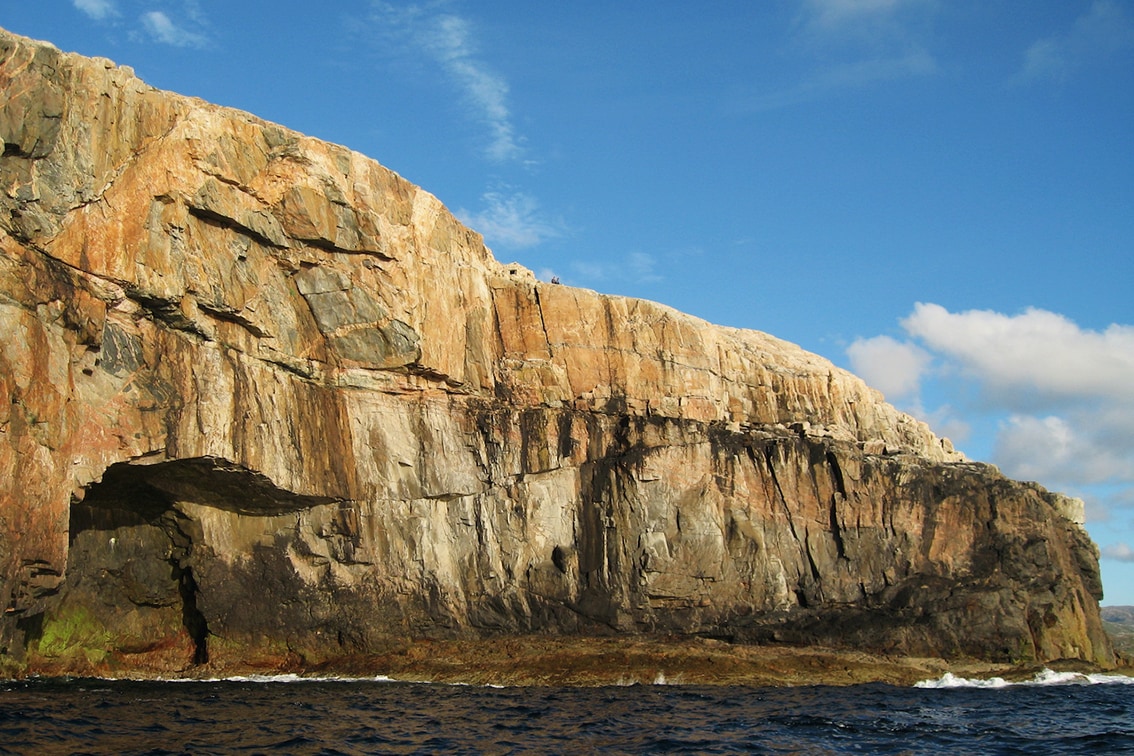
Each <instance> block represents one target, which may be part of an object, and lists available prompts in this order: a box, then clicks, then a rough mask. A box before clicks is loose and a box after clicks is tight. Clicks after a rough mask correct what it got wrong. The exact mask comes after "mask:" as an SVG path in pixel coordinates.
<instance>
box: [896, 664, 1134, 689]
mask: <svg viewBox="0 0 1134 756" xmlns="http://www.w3.org/2000/svg"><path fill="white" fill-rule="evenodd" d="M1043 685H1134V677H1129V676H1127V675H1105V674H1098V673H1095V674H1084V673H1082V672H1056V671H1055V670H1052V669H1046V668H1045V669H1043V670H1041V671H1039V672H1037V673H1036V676H1035V677H1033V678H1032V679H1031V680H1018V681H1009V680H1005V679H1004V678H1003V677H990V678H988V679H983V680H982V679H979V678H971V677H958V676H956V675H954V674H953V673H952V672H946V673H945V674H944V675H942V676H941V677H940V678H938V679H936V680H922V681H921V682H919V683H916V684H915V685H914V687H915V688H1012V687H1029V686H1043Z"/></svg>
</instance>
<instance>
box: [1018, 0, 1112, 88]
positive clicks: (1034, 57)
mask: <svg viewBox="0 0 1134 756" xmlns="http://www.w3.org/2000/svg"><path fill="white" fill-rule="evenodd" d="M1131 48H1134V20H1131V18H1130V16H1129V15H1128V14H1127V12H1126V11H1125V10H1124V9H1123V7H1122V6H1121V5H1119V4H1118V3H1116V2H1113V0H1095V2H1094V3H1092V4H1091V7H1090V9H1089V10H1088V11H1087V12H1086V13H1084V14H1083V15H1082V16H1080V17H1079V18H1077V19H1076V20H1075V23H1074V24H1073V25H1072V26H1071V28H1070V29H1069V30H1067V31H1066V32H1065V33H1063V34H1058V35H1054V36H1051V37H1046V38H1044V39H1040V40H1037V41H1036V42H1034V43H1032V45H1031V46H1030V47H1028V49H1027V51H1026V52H1025V53H1024V62H1023V65H1022V67H1021V69H1020V73H1019V75H1018V77H1017V80H1018V81H1023V82H1034V81H1040V80H1043V81H1055V82H1063V81H1066V80H1067V79H1068V78H1069V77H1070V76H1071V75H1072V74H1073V73H1074V72H1075V71H1076V70H1077V69H1079V68H1081V67H1083V66H1086V65H1088V64H1090V63H1092V62H1094V61H1097V60H1101V59H1103V58H1106V57H1108V56H1110V55H1113V54H1115V53H1118V52H1120V51H1122V50H1129V49H1131Z"/></svg>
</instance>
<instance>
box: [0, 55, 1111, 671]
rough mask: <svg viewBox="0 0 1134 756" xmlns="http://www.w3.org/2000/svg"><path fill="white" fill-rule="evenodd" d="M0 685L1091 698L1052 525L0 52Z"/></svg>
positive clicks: (1011, 501)
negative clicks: (956, 685)
mask: <svg viewBox="0 0 1134 756" xmlns="http://www.w3.org/2000/svg"><path fill="white" fill-rule="evenodd" d="M0 136H2V137H3V143H4V147H3V158H2V160H0V179H2V185H0V246H2V255H0V333H2V334H3V336H2V340H0V387H2V391H3V395H2V396H3V401H0V605H2V606H3V614H2V617H0V660H6V664H7V668H9V669H14V670H25V671H60V670H62V671H71V672H83V671H101V672H128V671H154V672H162V671H164V672H176V671H180V670H186V669H188V668H190V667H191V666H192V665H194V664H203V663H206V662H207V663H209V664H210V665H214V666H224V665H230V666H231V665H239V664H257V663H261V664H264V665H268V666H279V665H281V664H293V665H308V666H310V665H315V664H319V663H322V662H325V661H328V660H334V659H341V658H345V657H349V656H352V655H359V654H371V653H380V652H383V651H386V650H388V649H390V648H392V647H396V646H397V644H399V643H403V642H405V641H406V640H407V639H420V638H455V639H476V638H491V637H493V636H498V635H501V634H521V633H544V634H635V633H683V634H698V635H703V636H710V637H715V638H722V639H730V640H735V641H740V642H771V641H783V642H790V643H803V644H826V645H833V646H844V647H857V648H864V649H870V650H875V651H883V652H893V653H902V654H913V655H926V656H943V657H947V658H948V657H957V656H963V655H967V656H975V657H981V658H985V659H995V660H1019V661H1026V660H1047V659H1053V658H1060V657H1070V658H1078V659H1085V660H1089V661H1092V662H1095V663H1099V664H1103V665H1109V664H1111V663H1113V652H1112V650H1111V648H1110V645H1109V643H1108V641H1107V639H1106V636H1105V634H1104V632H1103V630H1102V626H1101V622H1100V619H1099V611H1098V599H1099V598H1100V597H1101V583H1100V579H1099V572H1098V561H1097V551H1096V549H1095V547H1094V546H1093V544H1092V543H1091V542H1090V540H1089V538H1088V537H1087V535H1086V533H1085V532H1084V530H1083V529H1082V528H1081V526H1080V524H1079V522H1077V521H1076V519H1075V513H1074V509H1075V503H1074V502H1073V501H1070V500H1068V499H1066V498H1064V497H1062V496H1059V495H1057V494H1052V493H1048V492H1046V491H1044V490H1043V489H1041V488H1039V487H1038V486H1035V485H1032V484H1023V483H1017V482H1013V481H1011V480H1008V479H1006V478H1004V477H1003V476H1001V475H1000V474H999V473H998V472H997V471H996V470H995V469H994V468H992V467H989V466H986V465H981V464H973V463H969V462H967V461H965V460H964V459H963V458H962V457H961V456H960V455H959V454H957V453H955V452H954V451H953V450H952V448H951V446H950V445H949V443H948V442H947V441H944V440H941V439H938V438H936V437H935V436H933V434H932V433H931V432H930V431H929V429H928V428H927V427H926V426H925V425H923V424H921V423H919V422H917V421H915V420H914V419H912V418H910V417H908V416H906V415H903V414H901V413H899V412H897V411H896V410H895V409H894V408H892V407H891V406H889V405H888V404H886V403H885V402H884V401H883V399H882V397H881V396H880V395H879V394H878V393H877V392H875V391H873V390H872V389H870V388H868V387H867V386H866V385H865V384H863V383H862V382H861V381H860V380H858V379H857V378H855V377H854V376H852V375H850V374H848V373H846V372H844V371H842V370H839V369H838V368H836V367H834V366H833V365H831V364H830V363H828V362H827V361H825V360H823V359H821V358H819V357H817V356H815V355H812V354H808V353H806V352H804V351H803V350H801V349H799V348H798V347H795V346H793V345H791V344H788V343H785V342H783V341H780V340H777V339H775V338H772V337H771V336H768V335H765V334H762V333H758V332H753V331H740V330H734V329H728V328H721V327H716V326H712V325H709V324H707V323H704V322H702V321H699V320H697V319H695V318H692V317H689V316H687V315H683V314H681V313H679V312H676V311H674V310H672V309H669V308H666V307H663V306H661V305H657V304H654V303H651V302H644V301H636V300H631V299H625V298H620V297H611V296H603V295H600V294H596V293H594V292H591V291H585V290H580V289H574V288H570V287H566V286H559V285H549V284H544V283H540V282H538V281H536V280H535V278H534V277H533V276H532V275H531V274H530V273H529V272H528V271H526V270H524V269H523V268H521V267H519V266H517V265H507V266H505V265H501V264H498V263H497V262H496V261H495V260H494V259H493V258H492V256H491V254H490V253H489V251H488V250H487V249H486V248H485V246H484V244H483V240H482V238H481V237H480V236H479V235H478V234H476V233H475V232H473V231H471V230H469V229H467V228H465V227H463V226H462V225H460V223H458V222H457V221H456V220H455V219H454V218H453V216H452V215H450V214H449V212H448V211H447V210H446V209H445V208H444V207H442V205H441V204H440V203H439V202H438V201H437V199H436V198H434V197H433V196H431V195H429V194H428V193H426V192H425V191H423V190H421V189H419V188H418V187H416V186H413V185H412V184H410V183H408V182H407V181H405V180H404V179H402V178H400V177H399V176H397V175H395V174H394V173H392V172H390V171H389V170H386V169H385V168H383V167H382V166H380V165H378V164H377V163H375V162H374V161H372V160H369V159H367V158H365V157H363V156H362V155H359V154H357V153H354V152H351V151H349V150H347V149H344V148H342V147H338V146H335V145H331V144H327V143H323V142H319V141H317V140H314V139H310V138H307V137H304V136H302V135H300V134H297V133H294V132H291V131H289V130H287V129H285V128H282V127H280V126H276V125H273V124H270V123H265V122H263V121H260V120H257V119H256V118H253V117H251V116H249V115H247V114H244V113H240V112H236V111H232V110H227V109H223V108H219V107H214V106H212V105H209V104H206V103H203V102H200V101H198V100H193V99H189V98H185V97H181V96H177V95H173V94H170V93H166V92H160V91H157V90H155V89H152V88H150V87H148V86H146V85H145V84H143V83H142V82H141V81H139V80H138V79H137V78H135V76H134V75H133V73H132V71H130V69H128V68H122V67H116V66H115V65H113V64H112V63H110V62H109V61H105V60H92V59H86V58H82V57H79V56H75V55H67V54H63V53H60V52H59V51H58V50H56V49H55V48H53V47H51V46H50V45H46V44H43V43H37V42H32V41H30V40H26V39H23V38H19V37H15V36H12V35H9V34H7V33H0Z"/></svg>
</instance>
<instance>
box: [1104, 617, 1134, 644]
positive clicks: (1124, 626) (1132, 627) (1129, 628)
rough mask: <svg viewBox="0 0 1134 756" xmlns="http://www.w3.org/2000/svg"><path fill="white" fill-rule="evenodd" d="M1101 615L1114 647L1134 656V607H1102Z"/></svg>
mask: <svg viewBox="0 0 1134 756" xmlns="http://www.w3.org/2000/svg"><path fill="white" fill-rule="evenodd" d="M1101 614H1102V620H1103V627H1104V628H1106V631H1107V633H1109V634H1110V638H1111V640H1112V641H1114V647H1115V648H1116V649H1118V650H1119V651H1123V652H1124V653H1126V654H1128V655H1134V606H1104V607H1103V608H1102V611H1101Z"/></svg>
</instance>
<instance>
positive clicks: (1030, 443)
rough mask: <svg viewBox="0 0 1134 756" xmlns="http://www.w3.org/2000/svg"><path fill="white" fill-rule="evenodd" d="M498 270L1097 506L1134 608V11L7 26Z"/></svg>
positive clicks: (251, 7)
mask: <svg viewBox="0 0 1134 756" xmlns="http://www.w3.org/2000/svg"><path fill="white" fill-rule="evenodd" d="M0 26H3V27H4V28H6V29H8V30H9V31H13V32H16V33H19V34H24V35H26V36H30V37H34V38H37V39H45V40H48V41H51V42H52V43H54V44H55V45H56V46H58V47H60V48H61V49H63V50H66V51H74V52H79V53H82V54H85V55H92V56H101V57H105V58H110V59H111V60H114V61H115V62H116V63H119V64H123V65H129V66H131V67H132V68H134V70H135V71H136V72H137V73H138V75H139V76H141V77H142V78H143V79H144V80H145V81H146V82H148V83H149V84H152V85H153V86H156V87H160V88H162V89H169V90H172V91H175V92H179V93H182V94H186V95H193V96H196V97H201V98H203V99H206V100H209V101H211V102H215V103H219V104H222V105H228V106H232V107H236V108H239V109H241V110H245V111H249V112H251V113H253V114H255V115H257V116H260V117H261V118H265V119H268V120H271V121H275V122H278V123H281V124H283V125H285V126H288V127H290V128H293V129H296V130H298V131H301V132H304V133H307V134H310V135H312V136H316V137H319V138H321V139H326V140H329V141H332V142H336V143H339V144H343V145H346V146H348V147H350V148H352V149H354V150H357V151H358V152H361V153H363V154H365V155H368V156H370V157H373V158H375V159H376V160H378V161H379V162H381V163H382V164H384V165H386V166H387V167H389V168H391V169H393V170H395V171H397V172H398V173H399V174H401V175H402V176H404V177H406V178H407V179H409V180H410V181H412V182H413V183H415V184H418V185H419V186H422V187H424V188H425V189H426V190H428V191H430V192H432V193H433V194H435V195H436V196H437V197H439V198H440V199H441V200H442V201H443V202H444V203H445V204H446V205H447V206H448V207H449V208H450V209H452V210H453V211H454V212H455V213H456V214H457V215H458V217H460V218H461V219H462V220H463V221H465V222H466V223H467V224H468V225H470V226H472V227H473V228H475V229H476V230H478V231H480V232H481V233H483V234H484V236H485V239H486V241H487V243H488V245H489V247H491V249H492V250H493V252H494V254H495V255H496V257H497V258H498V259H499V260H500V261H501V262H511V261H518V262H520V263H522V264H523V265H525V266H527V267H529V268H531V269H532V270H534V271H535V272H536V274H537V275H538V276H539V277H540V278H542V279H544V280H550V279H551V277H552V276H557V277H559V278H560V279H561V280H562V282H563V283H565V284H570V285H575V286H583V287H587V288H591V289H595V290H598V291H602V292H606V293H611V294H624V295H629V296H634V297H642V298H646V299H651V300H654V301H658V302H663V303H665V304H668V305H671V306H673V307H676V308H678V309H681V310H684V311H685V312H689V313H691V314H694V315H697V316H699V317H702V318H705V319H706V320H709V321H712V322H715V323H721V324H725V325H730V326H737V327H743V328H753V329H756V330H760V331H764V332H767V333H771V334H773V335H775V336H778V337H780V338H783V339H786V340H788V341H791V342H794V343H797V344H799V345H801V346H803V347H804V348H806V349H808V350H810V351H812V352H815V353H818V354H820V355H822V356H824V357H826V358H828V359H830V360H831V361H832V362H834V363H836V364H837V365H840V366H841V367H845V368H848V369H850V370H852V371H854V372H855V373H857V374H858V375H860V376H862V377H863V378H864V379H866V380H867V382H868V383H870V384H871V385H873V386H874V387H875V388H878V389H879V390H881V391H883V393H884V394H885V395H886V397H887V399H888V400H889V401H891V402H892V403H894V404H895V405H896V406H897V407H899V408H900V409H903V410H905V411H907V412H910V413H912V414H914V415H916V416H917V417H919V418H921V419H923V420H925V421H927V422H929V423H930V425H931V426H932V427H933V428H934V430H935V431H936V432H937V433H939V434H941V435H945V436H948V437H949V438H951V439H952V440H953V442H954V444H955V445H956V446H957V447H958V448H959V449H961V450H962V451H964V452H965V453H966V454H967V455H968V456H969V457H970V458H973V459H977V460H981V461H986V462H991V463H994V464H996V465H998V466H999V467H1000V468H1001V470H1003V471H1004V472H1005V473H1006V474H1007V475H1009V476H1011V477H1014V478H1019V479H1024V480H1034V481H1038V482H1039V483H1041V484H1043V485H1044V486H1046V487H1047V488H1049V489H1051V490H1056V491H1061V492H1064V493H1067V494H1070V495H1073V496H1078V497H1081V498H1082V499H1083V500H1084V501H1085V502H1086V510H1087V518H1088V519H1087V528H1088V530H1089V532H1090V533H1091V535H1092V537H1093V538H1094V539H1095V541H1096V542H1097V543H1098V544H1099V546H1100V549H1101V553H1102V561H1101V565H1102V570H1103V580H1104V586H1105V591H1106V598H1105V599H1104V601H1103V603H1104V604H1106V605H1123V604H1125V605H1134V0H739V1H725V0H699V2H679V1H678V0H648V1H647V0H624V1H623V2H610V0H602V1H601V2H598V1H597V0H576V2H570V3H537V2H530V0H479V1H477V2H473V1H472V0H468V1H462V0H436V1H430V0H423V1H422V2H394V1H389V2H387V1H384V0H342V1H341V2H331V3H328V2H324V3H311V2H306V1H304V2H300V1H298V0H275V1H274V2H272V3H263V2H251V1H249V0H227V1H226V2H224V3H217V2H198V1H197V0H37V1H36V2H27V0H0Z"/></svg>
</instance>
